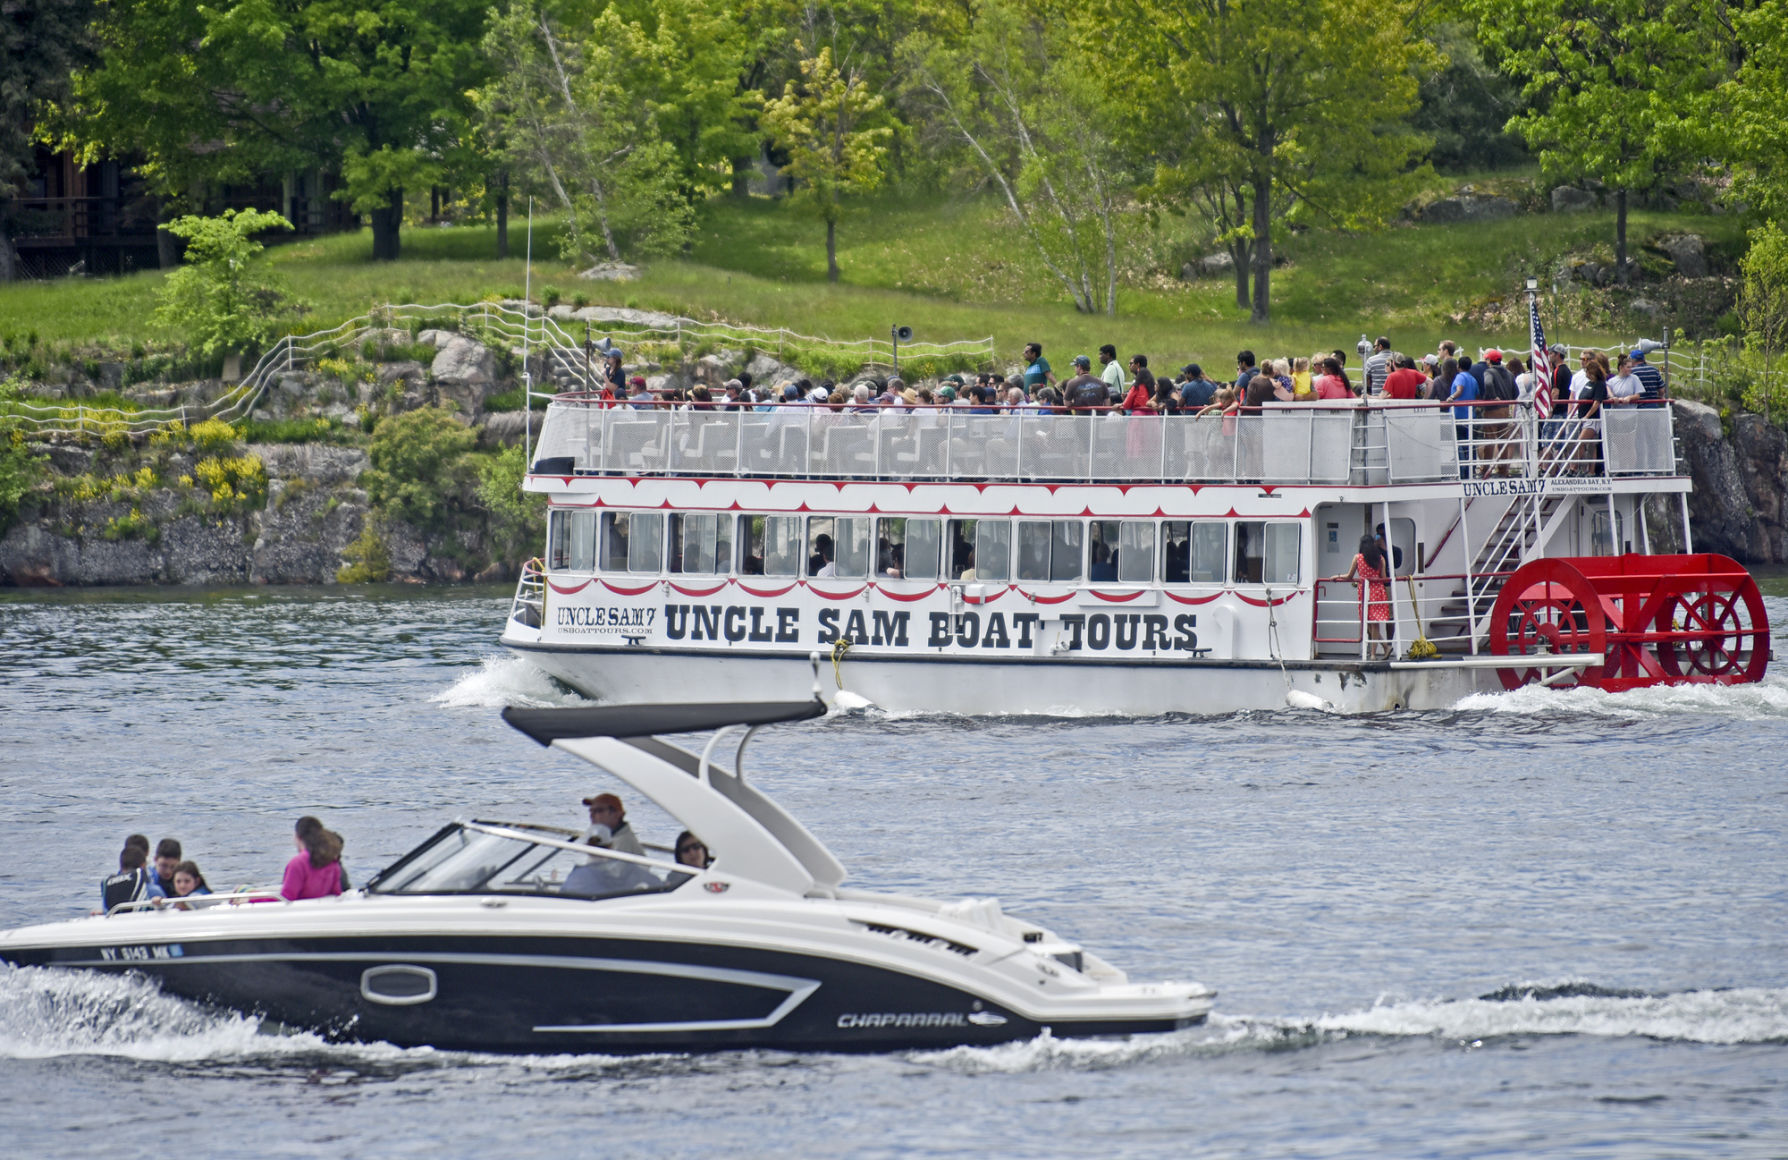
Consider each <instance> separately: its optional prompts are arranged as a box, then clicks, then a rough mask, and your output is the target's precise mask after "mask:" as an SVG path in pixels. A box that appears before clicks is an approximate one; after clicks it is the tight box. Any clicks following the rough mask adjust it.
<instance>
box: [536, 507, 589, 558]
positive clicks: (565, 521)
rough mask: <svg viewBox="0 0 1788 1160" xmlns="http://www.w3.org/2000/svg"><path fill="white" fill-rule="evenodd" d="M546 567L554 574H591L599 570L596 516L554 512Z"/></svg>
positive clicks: (548, 538)
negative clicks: (597, 567)
mask: <svg viewBox="0 0 1788 1160" xmlns="http://www.w3.org/2000/svg"><path fill="white" fill-rule="evenodd" d="M546 543H547V548H546V566H547V567H548V568H550V569H551V570H552V571H554V572H591V571H594V570H595V568H596V513H595V512H593V511H567V510H559V511H555V512H553V513H552V528H551V531H550V532H549V534H548V535H547V538H546Z"/></svg>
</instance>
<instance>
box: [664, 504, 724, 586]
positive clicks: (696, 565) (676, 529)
mask: <svg viewBox="0 0 1788 1160" xmlns="http://www.w3.org/2000/svg"><path fill="white" fill-rule="evenodd" d="M733 522H734V517H732V516H730V515H720V514H718V513H715V512H702V513H697V514H692V515H672V516H671V517H670V545H671V567H670V570H671V571H672V572H696V573H703V574H706V575H714V574H716V573H718V574H719V575H722V576H724V575H726V574H727V573H728V572H730V571H731V570H732V564H733Z"/></svg>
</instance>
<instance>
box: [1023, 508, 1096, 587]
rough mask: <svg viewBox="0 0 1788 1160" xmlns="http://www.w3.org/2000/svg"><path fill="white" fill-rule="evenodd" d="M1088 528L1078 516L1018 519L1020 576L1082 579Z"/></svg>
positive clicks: (1024, 578)
mask: <svg viewBox="0 0 1788 1160" xmlns="http://www.w3.org/2000/svg"><path fill="white" fill-rule="evenodd" d="M1085 532H1086V527H1085V525H1084V524H1082V523H1081V522H1080V521H1079V520H1019V521H1018V578H1019V579H1020V580H1063V581H1070V582H1072V581H1076V580H1079V579H1080V570H1081V568H1080V566H1081V555H1082V551H1081V549H1082V546H1083V544H1084V543H1085Z"/></svg>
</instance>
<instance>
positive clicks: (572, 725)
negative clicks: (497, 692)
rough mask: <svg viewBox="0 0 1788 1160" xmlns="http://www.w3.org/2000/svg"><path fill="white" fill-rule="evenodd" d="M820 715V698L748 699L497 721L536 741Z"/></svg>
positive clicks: (510, 711) (516, 714)
mask: <svg viewBox="0 0 1788 1160" xmlns="http://www.w3.org/2000/svg"><path fill="white" fill-rule="evenodd" d="M825 715H826V705H825V702H823V701H821V700H819V699H818V698H815V699H813V700H811V701H750V702H710V703H706V704H688V705H580V706H574V707H572V708H565V709H518V708H515V707H513V706H511V707H510V708H507V709H504V710H503V720H505V721H507V722H509V724H510V725H512V726H514V727H515V728H516V729H519V730H521V731H522V732H523V733H526V734H527V735H528V736H529V737H532V738H533V739H534V740H536V741H538V742H539V743H540V744H542V745H551V744H552V743H553V742H555V741H563V740H570V739H576V738H583V737H651V736H655V735H657V734H660V733H701V732H705V731H707V730H709V729H721V728H724V727H726V726H728V725H774V724H776V723H777V722H779V721H806V720H809V719H811V718H814V717H824V716H825Z"/></svg>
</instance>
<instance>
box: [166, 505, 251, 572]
mask: <svg viewBox="0 0 1788 1160" xmlns="http://www.w3.org/2000/svg"><path fill="white" fill-rule="evenodd" d="M243 534H244V533H243V521H242V520H241V519H240V518H231V519H223V520H218V519H215V518H212V519H207V518H204V517H201V516H183V517H181V518H179V519H176V520H174V521H172V522H171V523H168V524H166V525H164V526H163V527H162V530H161V540H160V542H159V543H158V545H157V547H159V548H160V549H161V552H162V557H163V560H162V569H161V577H160V579H161V581H162V583H165V584H240V583H242V582H243V581H245V580H247V579H248V552H247V551H246V550H245V547H246V546H245V545H244V543H243Z"/></svg>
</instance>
